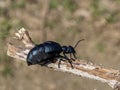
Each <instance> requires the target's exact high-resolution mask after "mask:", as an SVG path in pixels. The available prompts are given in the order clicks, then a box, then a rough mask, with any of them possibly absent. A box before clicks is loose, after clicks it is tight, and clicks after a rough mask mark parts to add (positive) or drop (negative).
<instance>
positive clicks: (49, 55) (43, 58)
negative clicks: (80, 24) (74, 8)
mask: <svg viewBox="0 0 120 90" xmlns="http://www.w3.org/2000/svg"><path fill="white" fill-rule="evenodd" d="M82 40H83V39H82ZM82 40H79V41H78V42H77V44H76V45H75V47H72V46H61V45H60V44H59V43H57V42H54V41H46V42H44V43H42V44H39V45H36V46H35V47H34V48H32V49H31V50H30V52H29V53H28V55H27V64H28V65H34V64H40V65H46V64H47V63H49V62H53V61H54V60H55V59H57V60H58V59H59V63H58V67H60V63H61V60H68V62H69V63H70V64H71V67H72V68H73V66H72V61H71V60H75V59H74V58H76V56H75V53H76V52H75V48H76V46H77V45H78V43H79V42H80V41H82ZM61 53H63V55H64V56H62V55H60V54H61ZM66 54H70V58H68V57H67V55H66ZM72 55H73V57H74V58H72Z"/></svg>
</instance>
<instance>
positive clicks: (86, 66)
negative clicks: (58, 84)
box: [7, 28, 120, 90]
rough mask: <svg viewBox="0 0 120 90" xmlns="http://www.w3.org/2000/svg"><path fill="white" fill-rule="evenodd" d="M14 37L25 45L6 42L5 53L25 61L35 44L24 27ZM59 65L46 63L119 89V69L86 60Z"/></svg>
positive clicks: (54, 67)
mask: <svg viewBox="0 0 120 90" xmlns="http://www.w3.org/2000/svg"><path fill="white" fill-rule="evenodd" d="M15 38H16V39H17V40H19V41H22V43H24V45H25V47H19V46H15V45H13V44H12V43H8V50H7V55H9V56H10V57H13V58H16V59H18V60H24V61H26V57H27V54H28V52H29V51H30V49H31V48H33V47H34V46H35V44H34V43H33V41H32V40H31V38H30V36H29V33H28V32H27V31H26V30H25V29H24V28H22V29H20V30H18V32H17V33H15ZM60 66H61V67H60V68H58V61H57V62H55V63H50V64H48V65H46V67H48V68H52V69H54V70H57V71H62V72H68V73H72V74H75V75H79V76H82V77H86V78H90V79H95V80H99V81H101V82H104V83H107V84H108V85H109V86H111V87H112V88H113V89H117V90H120V70H115V69H109V68H105V67H103V66H101V65H96V64H93V63H91V62H86V60H76V61H74V62H73V66H74V69H72V68H71V65H70V64H69V63H68V62H63V61H62V62H61V65H60Z"/></svg>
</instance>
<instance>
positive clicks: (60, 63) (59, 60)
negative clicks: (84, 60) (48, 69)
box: [58, 59, 62, 68]
mask: <svg viewBox="0 0 120 90" xmlns="http://www.w3.org/2000/svg"><path fill="white" fill-rule="evenodd" d="M61 60H62V59H59V62H58V68H60V64H61Z"/></svg>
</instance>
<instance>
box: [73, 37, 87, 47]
mask: <svg viewBox="0 0 120 90" xmlns="http://www.w3.org/2000/svg"><path fill="white" fill-rule="evenodd" d="M83 40H85V39H81V40H79V41H77V43H76V44H75V46H74V48H76V47H77V45H78V44H79V43H80V42H81V41H83Z"/></svg>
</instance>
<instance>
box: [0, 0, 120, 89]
mask: <svg viewBox="0 0 120 90" xmlns="http://www.w3.org/2000/svg"><path fill="white" fill-rule="evenodd" d="M46 7H48V8H46ZM21 27H25V28H26V29H28V30H29V32H30V35H31V36H32V38H33V41H35V43H41V42H43V41H46V40H54V41H57V42H59V43H61V44H62V45H75V43H76V42H77V41H78V40H79V39H82V38H84V39H85V41H83V42H81V43H80V44H79V46H78V47H77V50H76V51H77V56H78V58H79V59H83V60H88V61H92V62H95V63H97V64H103V65H104V66H106V67H110V68H115V69H120V63H119V59H120V30H119V29H120V0H64V1H62V0H50V3H49V2H48V1H47V2H46V0H0V90H28V89H29V90H112V89H111V88H110V87H109V86H108V85H107V84H103V83H101V82H99V81H94V80H89V79H86V78H82V77H78V76H75V75H71V74H65V73H61V72H57V71H53V70H49V69H47V68H44V67H42V68H41V67H40V66H37V65H36V66H31V67H28V66H27V65H26V63H25V62H22V61H19V60H13V58H10V57H8V56H7V55H6V48H7V45H6V44H7V42H8V41H9V38H8V37H11V36H14V33H15V32H16V31H17V30H18V29H20V28H21Z"/></svg>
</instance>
